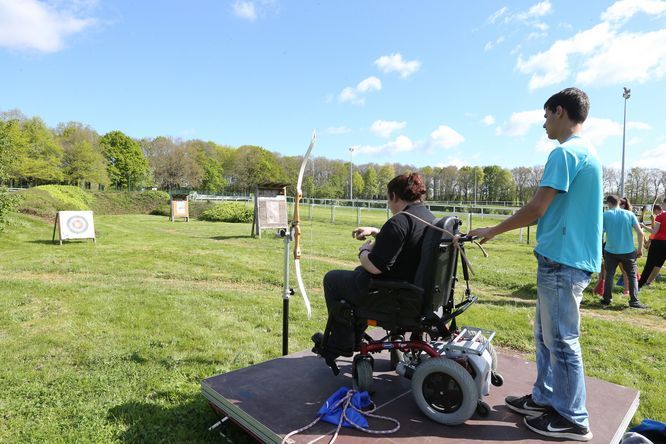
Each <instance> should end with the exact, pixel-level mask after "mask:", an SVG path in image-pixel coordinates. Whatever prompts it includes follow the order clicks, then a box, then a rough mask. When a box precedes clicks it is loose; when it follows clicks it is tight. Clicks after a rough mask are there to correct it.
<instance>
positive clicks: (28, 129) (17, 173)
mask: <svg viewBox="0 0 666 444" xmlns="http://www.w3.org/2000/svg"><path fill="white" fill-rule="evenodd" d="M21 131H22V132H23V136H21V137H18V139H19V145H18V146H16V147H15V148H16V155H17V156H16V160H15V162H14V168H13V171H12V176H13V177H15V178H17V179H19V180H24V181H26V182H28V183H29V184H31V185H39V184H46V183H58V182H62V180H63V178H64V176H63V173H62V169H61V168H60V163H61V161H62V157H63V149H62V146H60V144H59V143H58V141H57V140H56V139H55V137H54V135H53V133H52V132H51V130H50V129H49V128H48V127H47V126H46V124H45V123H44V122H43V121H42V120H41V119H40V118H39V117H33V118H32V119H27V120H25V121H23V122H22V123H21Z"/></svg>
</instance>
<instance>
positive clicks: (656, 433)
mask: <svg viewBox="0 0 666 444" xmlns="http://www.w3.org/2000/svg"><path fill="white" fill-rule="evenodd" d="M629 431H630V432H636V433H640V434H641V435H643V436H645V437H646V438H648V439H649V440H650V441H652V442H653V443H655V444H657V443H666V424H664V423H663V422H660V421H655V420H654V419H644V420H643V422H641V423H640V424H638V425H637V426H635V427H632V428H631V429H629Z"/></svg>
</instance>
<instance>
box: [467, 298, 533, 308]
mask: <svg viewBox="0 0 666 444" xmlns="http://www.w3.org/2000/svg"><path fill="white" fill-rule="evenodd" d="M477 304H481V305H492V306H495V307H517V308H534V306H535V304H536V301H531V302H530V301H524V302H523V301H516V300H513V299H507V300H497V299H496V300H493V301H488V300H485V301H484V300H481V299H479V301H478V302H477Z"/></svg>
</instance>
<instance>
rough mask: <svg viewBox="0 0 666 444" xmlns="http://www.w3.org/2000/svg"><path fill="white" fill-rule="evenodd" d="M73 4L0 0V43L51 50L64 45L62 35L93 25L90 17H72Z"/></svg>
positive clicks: (74, 11) (35, 0) (66, 35)
mask: <svg viewBox="0 0 666 444" xmlns="http://www.w3.org/2000/svg"><path fill="white" fill-rule="evenodd" d="M76 10H77V8H76V4H71V5H68V4H66V3H60V9H57V8H56V6H55V5H50V4H45V3H41V2H39V1H37V0H22V1H15V0H0V46H2V47H5V48H9V49H16V50H35V51H39V52H46V53H52V52H57V51H60V50H61V49H63V48H64V47H65V38H66V37H68V36H70V35H73V34H76V33H79V32H81V31H83V30H84V29H86V28H88V27H90V26H92V25H94V24H95V23H96V20H95V19H93V18H80V17H76V16H75V15H76Z"/></svg>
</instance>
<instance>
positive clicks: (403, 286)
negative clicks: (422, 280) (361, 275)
mask: <svg viewBox="0 0 666 444" xmlns="http://www.w3.org/2000/svg"><path fill="white" fill-rule="evenodd" d="M383 288H388V289H394V290H411V291H414V292H416V293H418V294H419V295H420V294H423V291H424V290H423V288H421V287H419V286H418V285H414V284H412V283H410V282H407V281H392V280H388V279H370V290H380V289H383Z"/></svg>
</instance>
